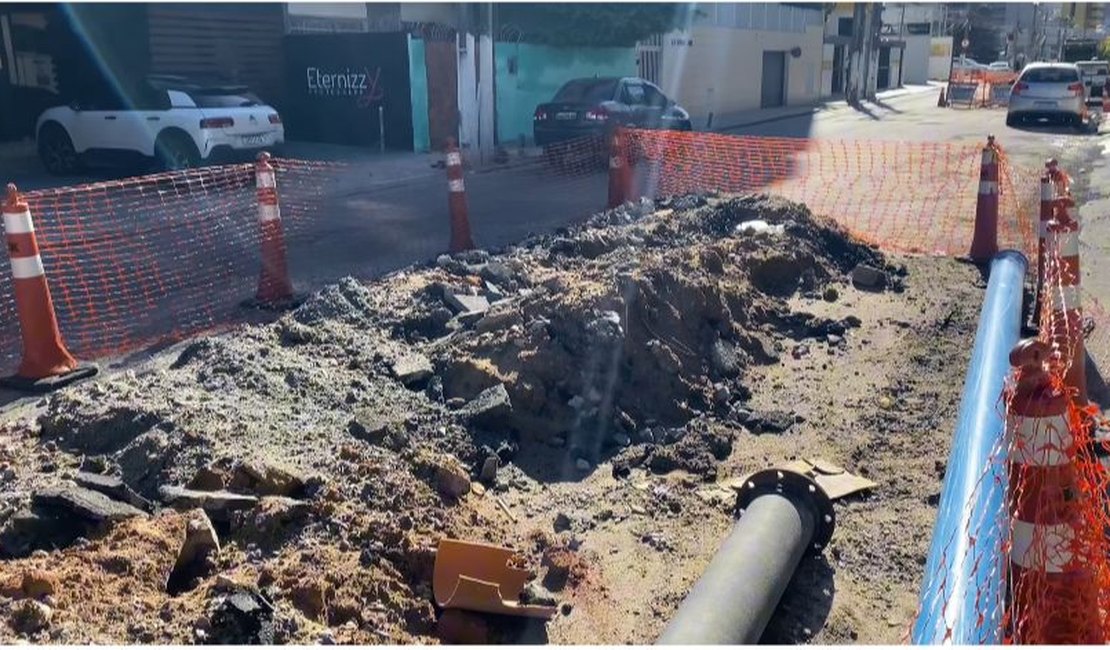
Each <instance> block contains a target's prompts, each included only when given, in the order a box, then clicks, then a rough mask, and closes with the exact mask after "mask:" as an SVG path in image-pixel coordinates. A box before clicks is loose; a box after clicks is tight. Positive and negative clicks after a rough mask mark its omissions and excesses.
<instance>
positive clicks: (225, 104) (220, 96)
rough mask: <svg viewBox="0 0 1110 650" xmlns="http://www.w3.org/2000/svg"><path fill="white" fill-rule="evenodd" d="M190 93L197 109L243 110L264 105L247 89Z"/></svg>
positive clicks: (204, 90) (192, 91)
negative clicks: (247, 107) (243, 108)
mask: <svg viewBox="0 0 1110 650" xmlns="http://www.w3.org/2000/svg"><path fill="white" fill-rule="evenodd" d="M188 92H189V97H191V98H192V99H193V102H194V103H196V105H197V108H242V107H246V106H258V105H260V104H261V103H262V100H261V99H259V98H258V96H257V95H255V94H254V93H252V92H250V91H249V90H247V89H246V88H230V89H224V88H206V89H201V90H190V91H188Z"/></svg>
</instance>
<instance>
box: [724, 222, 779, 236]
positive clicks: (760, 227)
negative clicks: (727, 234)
mask: <svg viewBox="0 0 1110 650" xmlns="http://www.w3.org/2000/svg"><path fill="white" fill-rule="evenodd" d="M736 232H738V233H752V234H756V235H759V234H762V233H770V234H772V235H781V234H783V233H784V232H786V228H785V227H783V226H782V224H779V225H777V226H772V225H771V224H769V223H767V222H766V221H764V220H762V219H752V220H751V221H745V222H744V223H742V224H740V225H739V226H736Z"/></svg>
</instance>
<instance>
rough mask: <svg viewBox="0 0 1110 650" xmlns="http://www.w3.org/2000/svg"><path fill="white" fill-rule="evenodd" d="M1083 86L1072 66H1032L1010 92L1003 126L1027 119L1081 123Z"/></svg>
mask: <svg viewBox="0 0 1110 650" xmlns="http://www.w3.org/2000/svg"><path fill="white" fill-rule="evenodd" d="M1085 97H1086V87H1085V86H1084V85H1083V80H1082V79H1081V78H1080V76H1079V68H1078V67H1076V65H1075V64H1074V63H1031V64H1029V65H1027V66H1025V69H1024V70H1022V71H1021V76H1020V77H1018V80H1017V81H1015V82H1014V85H1013V87H1012V88H1011V89H1010V109H1009V111H1008V112H1007V114H1006V125H1007V126H1014V125H1016V124H1017V123H1018V122H1019V121H1023V120H1026V119H1030V118H1032V119H1041V118H1049V119H1062V120H1064V121H1066V122H1068V123H1071V124H1073V125H1075V126H1080V125H1082V123H1083V116H1084V113H1085V105H1084V99H1085Z"/></svg>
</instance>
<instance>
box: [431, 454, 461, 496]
mask: <svg viewBox="0 0 1110 650" xmlns="http://www.w3.org/2000/svg"><path fill="white" fill-rule="evenodd" d="M435 476H436V490H438V491H439V493H440V494H442V495H443V496H445V497H450V498H452V499H458V498H459V497H461V496H462V495H464V494H466V493H467V492H469V491H470V475H469V474H468V473H467V471H466V468H464V467H463V466H462V463H460V462H459V461H458V460H456V459H455V458H453V457H451V456H446V457H444V458H443V459H442V461H441V462H440V463H439V465H437V466H436V474H435Z"/></svg>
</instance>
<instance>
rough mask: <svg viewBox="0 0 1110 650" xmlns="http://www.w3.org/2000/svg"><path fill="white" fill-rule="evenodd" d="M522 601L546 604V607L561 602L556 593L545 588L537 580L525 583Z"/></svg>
mask: <svg viewBox="0 0 1110 650" xmlns="http://www.w3.org/2000/svg"><path fill="white" fill-rule="evenodd" d="M520 602H521V604H522V605H544V606H546V607H554V606H556V605H557V604H559V601H558V600H557V599H556V598H555V595H554V594H552V593H551V592H550V591H548V590H547V589H545V588H544V587H543V585H540V584H537V583H535V582H529V583H528V584H526V585H524V589H522V590H521V591H520Z"/></svg>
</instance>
